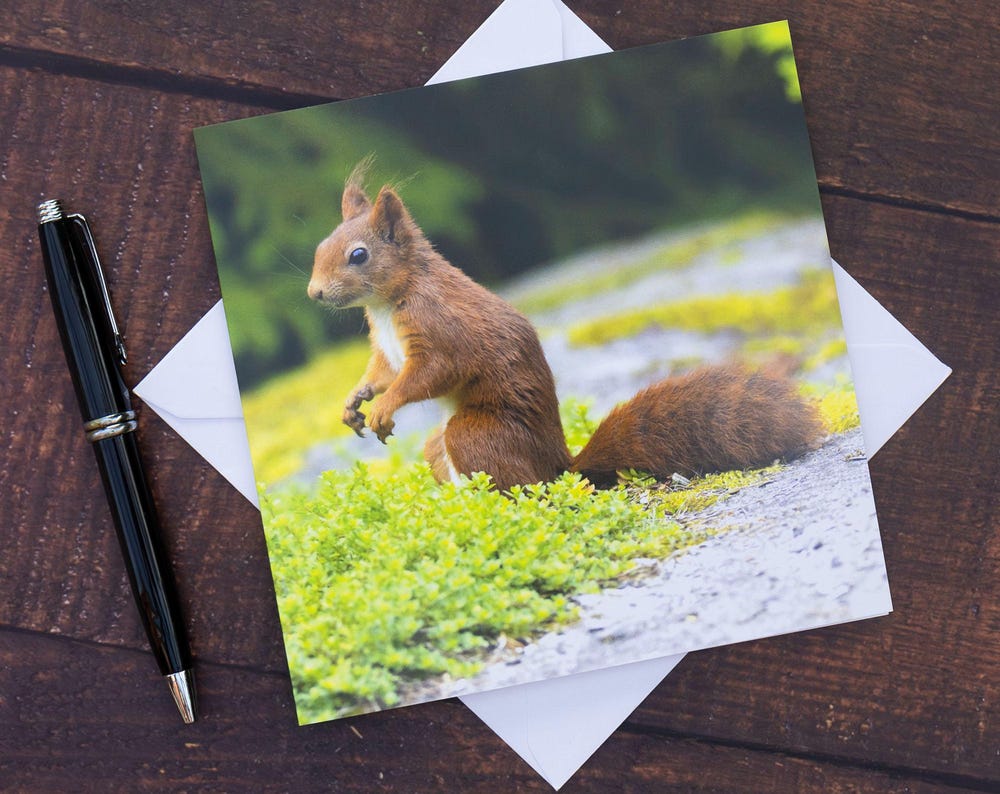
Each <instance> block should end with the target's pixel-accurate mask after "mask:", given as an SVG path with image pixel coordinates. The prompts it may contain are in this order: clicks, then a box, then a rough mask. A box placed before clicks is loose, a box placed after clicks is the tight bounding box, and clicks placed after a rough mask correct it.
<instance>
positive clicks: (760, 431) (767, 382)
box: [570, 364, 822, 485]
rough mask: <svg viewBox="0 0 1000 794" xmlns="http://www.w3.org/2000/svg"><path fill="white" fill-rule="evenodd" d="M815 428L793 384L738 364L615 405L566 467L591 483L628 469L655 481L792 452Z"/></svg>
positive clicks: (813, 436) (807, 442)
mask: <svg viewBox="0 0 1000 794" xmlns="http://www.w3.org/2000/svg"><path fill="white" fill-rule="evenodd" d="M821 432H822V429H821V426H820V422H819V417H818V416H817V414H816V411H815V409H814V408H813V407H812V406H811V405H809V404H808V403H806V402H804V401H803V400H802V399H801V398H800V397H799V396H798V394H797V393H796V391H795V386H794V384H793V383H792V382H791V381H790V380H787V379H786V378H784V377H781V376H779V375H776V374H771V373H768V372H762V371H757V372H753V371H750V370H748V369H746V368H745V367H742V366H740V365H738V364H730V365H728V366H722V367H703V368H701V369H698V370H695V371H694V372H691V373H688V374H687V375H683V376H680V377H676V378H669V379H667V380H664V381H660V382H659V383H656V384H654V385H653V386H650V387H649V388H648V389H644V390H643V391H641V392H639V393H638V394H637V395H636V396H635V397H633V398H632V399H631V400H629V401H628V402H627V403H623V404H622V405H619V406H618V407H616V408H615V409H614V410H613V411H612V412H611V413H610V414H608V417H607V418H606V419H605V420H604V421H603V422H602V423H601V425H600V427H598V428H597V430H596V431H595V433H594V435H593V436H592V437H591V439H590V441H589V443H588V444H587V446H586V447H585V448H584V449H583V451H582V452H581V453H580V454H579V455H577V456H576V458H575V459H574V460H573V463H572V466H571V467H570V468H571V469H572V470H573V471H578V472H580V473H582V474H583V475H585V476H586V477H587V478H588V479H590V481H591V482H593V483H594V484H595V485H610V484H613V483H614V482H615V481H616V479H617V478H616V471H618V470H621V469H635V470H637V471H644V472H649V473H650V474H653V475H655V476H657V477H659V478H661V479H664V478H667V477H670V475H671V474H673V473H674V472H677V473H679V474H683V475H686V476H691V475H693V474H702V473H705V472H709V471H728V470H730V469H747V468H753V467H757V466H763V465H766V464H769V463H772V462H773V461H774V460H776V459H777V458H791V457H795V456H796V455H799V454H801V453H803V452H805V451H806V450H808V449H809V448H810V447H812V446H813V445H814V444H815V442H816V440H817V439H818V438H819V436H820V434H821Z"/></svg>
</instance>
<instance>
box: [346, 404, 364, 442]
mask: <svg viewBox="0 0 1000 794" xmlns="http://www.w3.org/2000/svg"><path fill="white" fill-rule="evenodd" d="M343 421H344V424H345V425H347V426H348V427H349V428H351V430H353V431H354V432H355V433H357V434H358V435H359V436H360V437H361V438H364V437H365V415H364V414H363V413H361V411H359V410H357V409H356V408H351V406H349V405H348V406H347V407H346V408H345V409H344V416H343Z"/></svg>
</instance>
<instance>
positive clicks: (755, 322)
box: [569, 269, 840, 345]
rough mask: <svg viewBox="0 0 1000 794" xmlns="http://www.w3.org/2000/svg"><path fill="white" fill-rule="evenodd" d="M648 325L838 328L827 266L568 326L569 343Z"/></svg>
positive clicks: (749, 330) (752, 330)
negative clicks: (749, 288)
mask: <svg viewBox="0 0 1000 794" xmlns="http://www.w3.org/2000/svg"><path fill="white" fill-rule="evenodd" d="M651 326H660V327H664V328H683V329H685V330H689V331H698V332H701V333H711V332H717V331H738V332H740V333H744V334H782V333H789V332H798V333H821V332H823V331H827V330H829V329H832V328H839V327H840V310H839V304H838V303H837V288H836V285H835V283H834V281H833V273H832V272H831V271H830V270H829V269H816V270H808V271H805V272H804V273H803V274H802V276H801V277H800V279H799V282H798V283H797V284H795V285H793V286H790V287H781V288H779V289H776V290H773V291H771V292H731V293H726V294H724V295H710V296H697V297H694V298H689V299H686V300H682V301H674V302H672V303H666V304H660V305H656V306H646V307H642V308H639V309H630V310H628V311H625V312H620V313H618V314H614V315H610V316H605V317H600V318H598V319H595V320H588V321H585V322H581V323H578V324H576V325H575V326H573V327H572V328H571V329H570V331H569V341H570V342H571V343H572V344H575V345H598V344H605V343H607V342H610V341H612V340H614V339H621V338H623V337H628V336H633V335H635V334H637V333H640V332H642V331H644V330H645V329H647V328H649V327H651Z"/></svg>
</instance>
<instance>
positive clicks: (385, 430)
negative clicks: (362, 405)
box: [368, 405, 396, 444]
mask: <svg viewBox="0 0 1000 794" xmlns="http://www.w3.org/2000/svg"><path fill="white" fill-rule="evenodd" d="M380 407H381V406H379V405H375V406H374V407H373V408H372V413H371V416H369V417H368V427H370V428H371V429H372V430H374V431H375V435H376V436H378V440H379V441H381V442H382V443H383V444H384V443H385V440H386V439H387V438H388V437H389V436H391V435H392V429H393V428H394V427H395V426H396V423H395V422H393V421H392V413H391V412H388V411H382V410H379V409H380Z"/></svg>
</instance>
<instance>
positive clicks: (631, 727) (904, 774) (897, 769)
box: [619, 718, 1000, 792]
mask: <svg viewBox="0 0 1000 794" xmlns="http://www.w3.org/2000/svg"><path fill="white" fill-rule="evenodd" d="M619 730H622V731H626V732H628V733H632V734H635V735H639V736H659V737H663V738H668V739H676V740H680V741H689V742H696V743H698V744H706V745H714V746H719V747H728V748H731V749H734V750H745V751H747V752H756V753H767V754H770V755H776V756H784V757H787V758H792V759H796V760H802V761H815V762H817V763H821V764H827V765H829V766H835V767H841V768H850V769H859V770H865V771H869V772H878V773H880V774H884V775H887V776H888V777H891V778H894V779H899V780H901V781H903V780H904V779H909V780H920V781H922V782H926V783H935V784H939V785H947V786H953V787H957V788H964V789H967V790H970V791H986V792H996V791H997V788H998V784H1000V778H983V777H977V776H975V775H963V774H959V773H955V772H942V771H938V770H935V769H926V768H921V767H910V766H904V765H899V764H891V763H887V762H883V761H874V760H869V759H862V758H853V757H850V756H843V755H836V754H834V753H826V752H819V751H812V750H796V749H795V748H791V747H782V746H780V745H773V744H764V743H762V742H752V741H746V740H740V739H726V738H721V737H718V736H710V735H708V734H699V733H686V732H683V731H677V730H672V729H670V728H661V727H657V726H653V725H648V724H642V723H636V722H634V721H633V720H632V719H631V718H630V719H628V720H626V721H625V722H624V723H623V724H622V726H621V728H619Z"/></svg>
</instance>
